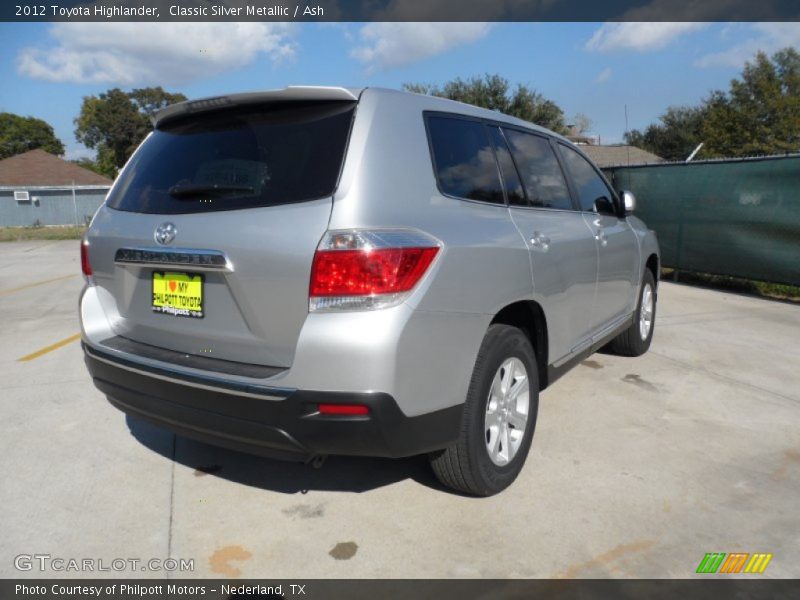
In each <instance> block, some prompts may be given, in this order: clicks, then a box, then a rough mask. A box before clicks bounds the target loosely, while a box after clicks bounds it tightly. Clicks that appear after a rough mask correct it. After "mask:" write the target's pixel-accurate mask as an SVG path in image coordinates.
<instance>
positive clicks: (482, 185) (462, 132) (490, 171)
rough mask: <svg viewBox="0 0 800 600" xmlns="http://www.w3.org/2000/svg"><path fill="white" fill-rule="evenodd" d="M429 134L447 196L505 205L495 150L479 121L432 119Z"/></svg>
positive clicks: (442, 189) (435, 165) (428, 120)
mask: <svg viewBox="0 0 800 600" xmlns="http://www.w3.org/2000/svg"><path fill="white" fill-rule="evenodd" d="M427 122H428V135H429V136H430V141H431V148H432V150H433V164H434V169H435V171H436V179H437V180H438V182H439V188H440V189H441V191H442V192H443V193H445V194H448V195H450V196H457V197H459V198H469V199H470V200H483V201H485V202H497V203H499V204H503V203H504V202H505V199H504V198H503V188H502V186H501V185H500V175H499V174H498V171H497V161H496V160H495V157H494V149H493V148H492V145H491V143H490V141H489V137H488V135H487V132H486V128H485V127H484V126H483V124H482V123H480V122H478V121H469V120H467V119H458V118H448V117H438V116H430V117H428V119H427Z"/></svg>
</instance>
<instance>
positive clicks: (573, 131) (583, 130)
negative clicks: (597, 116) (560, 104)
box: [569, 113, 592, 135]
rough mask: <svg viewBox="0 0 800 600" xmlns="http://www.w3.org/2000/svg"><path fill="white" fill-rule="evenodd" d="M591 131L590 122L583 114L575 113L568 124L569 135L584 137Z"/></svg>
mask: <svg viewBox="0 0 800 600" xmlns="http://www.w3.org/2000/svg"><path fill="white" fill-rule="evenodd" d="M591 130H592V120H591V119H590V118H589V117H587V116H586V115H585V114H583V113H577V114H576V115H575V116H574V117H572V122H571V123H570V124H569V134H570V135H585V134H587V133H589V132H590V131H591Z"/></svg>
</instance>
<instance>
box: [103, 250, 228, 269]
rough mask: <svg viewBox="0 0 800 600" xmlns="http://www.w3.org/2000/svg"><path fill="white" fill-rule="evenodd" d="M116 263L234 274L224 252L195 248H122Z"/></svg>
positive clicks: (117, 253)
mask: <svg viewBox="0 0 800 600" xmlns="http://www.w3.org/2000/svg"><path fill="white" fill-rule="evenodd" d="M114 263H116V264H118V265H143V266H153V267H188V268H190V269H192V270H194V271H223V272H227V273H232V272H233V263H231V261H230V260H229V259H228V257H227V256H225V254H223V253H222V252H219V251H217V250H199V249H195V248H169V249H166V248H120V249H119V250H117V252H116V254H115V255H114Z"/></svg>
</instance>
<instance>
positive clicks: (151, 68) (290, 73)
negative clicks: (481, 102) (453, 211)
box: [0, 23, 800, 159]
mask: <svg viewBox="0 0 800 600" xmlns="http://www.w3.org/2000/svg"><path fill="white" fill-rule="evenodd" d="M785 46H794V47H796V48H797V47H800V24H798V23H732V24H725V23H605V24H600V23H493V24H492V23H2V24H0V84H1V85H0V112H12V113H16V114H19V115H24V116H34V117H38V118H41V119H44V120H45V121H47V122H49V123H50V124H51V125H53V127H54V128H55V132H56V135H57V136H58V137H59V138H60V139H61V140H62V141H63V142H64V144H65V145H66V147H67V152H66V157H67V158H69V159H74V158H80V157H84V156H93V152H91V151H89V150H88V149H86V148H84V147H83V146H82V145H80V144H79V143H78V142H77V141H76V140H75V137H74V133H73V131H74V124H73V120H74V119H75V117H76V116H77V115H78V113H79V112H80V107H81V102H82V99H83V97H85V96H89V95H96V94H99V93H101V92H103V91H105V90H107V89H109V88H112V87H120V88H122V89H131V88H135V87H145V86H157V85H160V86H162V87H163V88H165V89H167V90H169V91H180V92H183V93H184V94H185V95H186V96H188V97H189V98H200V97H203V96H212V95H217V94H225V93H232V92H241V91H252V90H263V89H272V88H280V87H284V86H286V85H343V86H352V87H362V86H378V87H389V88H399V87H400V86H401V85H402V84H403V83H406V82H410V83H443V82H446V81H448V80H450V79H453V78H455V77H462V78H466V77H471V76H473V75H483V74H484V73H491V74H495V73H496V74H499V75H502V76H503V77H506V78H507V79H509V80H510V81H511V82H512V83H521V84H525V85H528V86H530V87H532V88H533V89H535V90H536V91H538V92H539V93H541V94H542V95H544V96H545V97H547V98H549V99H551V100H553V101H555V102H556V103H557V104H558V105H559V106H561V108H562V109H563V110H564V112H565V114H566V116H567V122H568V123H569V122H570V121H571V119H572V118H573V117H574V116H575V115H577V114H579V113H580V114H583V115H586V116H587V117H589V119H590V120H591V123H592V127H591V131H590V134H591V135H594V136H599V137H600V141H601V143H604V144H606V143H619V142H621V141H622V137H623V134H624V132H625V130H626V122H625V121H626V106H627V118H628V126H629V128H630V129H634V128H643V127H646V126H647V125H648V124H650V123H652V122H654V121H656V120H657V119H658V117H659V115H661V114H662V113H663V112H664V110H665V109H666V108H667V107H669V106H673V105H683V104H696V103H698V102H699V101H701V100H702V99H703V98H705V97H706V96H707V95H708V93H709V92H710V91H711V90H713V89H727V87H728V84H729V82H730V80H731V79H732V78H733V77H736V76H737V75H738V74H739V73H740V72H741V68H742V67H743V66H744V63H745V61H746V60H748V59H750V58H751V57H752V56H753V55H754V54H755V52H756V51H758V50H764V51H766V52H768V53H771V52H774V51H775V50H778V49H780V48H782V47H785Z"/></svg>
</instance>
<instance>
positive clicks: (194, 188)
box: [167, 183, 255, 198]
mask: <svg viewBox="0 0 800 600" xmlns="http://www.w3.org/2000/svg"><path fill="white" fill-rule="evenodd" d="M254 191H255V188H253V187H251V186H249V185H219V184H218V183H215V184H213V185H208V184H189V185H173V186H172V187H171V188H169V190H167V193H168V194H169V195H170V196H172V197H173V198H194V197H197V196H225V195H227V194H232V193H236V192H245V193H250V194H252V193H253V192H254Z"/></svg>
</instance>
